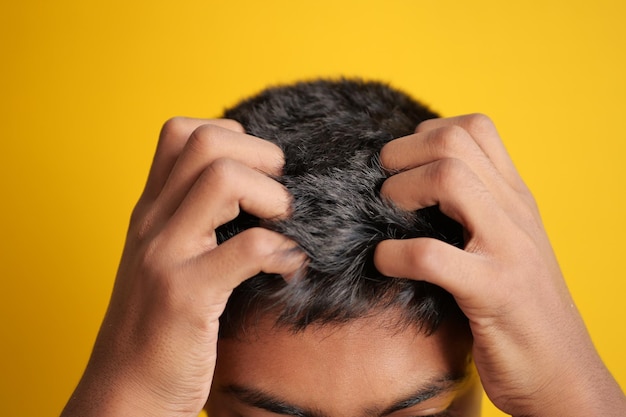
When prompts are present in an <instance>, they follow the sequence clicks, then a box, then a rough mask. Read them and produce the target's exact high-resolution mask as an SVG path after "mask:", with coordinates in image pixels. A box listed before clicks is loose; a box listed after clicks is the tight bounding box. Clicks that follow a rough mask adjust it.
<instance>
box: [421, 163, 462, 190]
mask: <svg viewBox="0 0 626 417" xmlns="http://www.w3.org/2000/svg"><path fill="white" fill-rule="evenodd" d="M431 167H432V168H431V170H430V172H429V174H430V178H431V182H432V184H433V185H434V186H435V187H437V188H439V189H441V190H443V191H451V190H454V189H456V188H458V187H459V186H460V185H461V184H463V183H464V182H465V181H467V178H468V177H469V174H470V173H469V167H468V166H467V164H466V163H465V162H463V161H462V160H460V159H456V158H445V159H441V160H439V161H437V162H436V163H435V164H432V166H431Z"/></svg>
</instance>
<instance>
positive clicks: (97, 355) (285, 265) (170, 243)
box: [62, 118, 305, 417]
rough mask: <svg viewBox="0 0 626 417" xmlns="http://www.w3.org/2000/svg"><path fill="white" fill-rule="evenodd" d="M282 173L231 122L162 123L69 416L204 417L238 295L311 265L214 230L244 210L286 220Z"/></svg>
mask: <svg viewBox="0 0 626 417" xmlns="http://www.w3.org/2000/svg"><path fill="white" fill-rule="evenodd" d="M282 164H283V155H282V152H281V151H280V149H279V148H278V147H277V146H275V145H274V144H272V143H270V142H267V141H265V140H262V139H258V138H255V137H252V136H249V135H246V134H244V132H243V128H242V127H241V126H240V125H239V124H238V123H237V122H235V121H232V120H198V119H186V118H175V119H172V120H170V121H168V122H167V123H166V124H165V125H164V127H163V130H162V132H161V137H160V140H159V145H158V148H157V151H156V154H155V157H154V161H153V165H152V168H151V171H150V175H149V178H148V181H147V184H146V187H145V190H144V192H143V194H142V196H141V198H140V199H139V202H138V203H137V206H136V208H135V210H134V212H133V215H132V218H131V223H130V228H129V231H128V236H127V241H126V246H125V249H124V254H123V256H122V261H121V264H120V267H119V271H118V275H117V278H116V281H115V286H114V289H113V294H112V298H111V301H110V304H109V308H108V311H107V314H106V317H105V319H104V322H103V324H102V327H101V329H100V333H99V335H98V338H97V340H96V344H95V347H94V350H93V353H92V356H91V359H90V361H89V364H88V366H87V369H86V371H85V373H84V375H83V377H82V379H81V381H80V383H79V385H78V387H77V389H76V391H75V392H74V395H73V396H72V398H71V399H70V401H69V403H68V404H67V406H66V408H65V410H64V412H63V414H62V416H63V417H69V416H82V417H85V416H130V415H151V416H161V415H162V416H193V417H196V416H197V415H198V413H199V412H200V410H201V409H202V407H203V406H204V404H205V402H206V400H207V398H208V395H209V389H210V387H211V381H212V377H213V369H214V366H215V360H216V344H217V337H218V327H219V317H220V315H221V313H222V311H223V309H224V307H225V305H226V302H227V300H228V297H229V296H230V294H231V292H232V290H233V288H235V287H236V286H237V285H238V284H239V283H241V282H242V281H244V280H245V279H247V278H249V277H251V276H253V275H255V274H257V273H258V272H261V271H264V272H267V273H278V274H290V273H293V272H295V271H296V270H297V269H298V268H299V267H300V266H301V265H302V263H303V262H304V260H305V257H304V255H303V254H302V253H301V252H300V251H299V250H298V249H297V248H296V245H295V244H294V243H293V242H291V241H289V240H288V239H287V238H285V237H284V236H281V235H279V234H277V233H274V232H271V231H269V230H266V229H262V228H252V229H248V230H247V231H244V232H242V233H240V234H238V235H237V236H235V237H233V238H232V239H230V240H228V241H226V242H224V243H223V244H221V245H219V246H218V245H217V241H216V236H215V229H216V228H217V227H218V226H220V225H222V224H224V223H226V222H228V221H229V220H231V219H233V218H235V217H236V216H237V215H238V214H239V211H240V210H244V211H246V212H248V213H250V214H253V215H255V216H257V217H259V218H262V219H263V218H276V217H280V216H284V215H286V214H287V213H288V211H289V207H290V197H289V194H288V193H287V191H286V190H285V189H284V187H283V186H282V185H280V184H279V183H278V182H276V181H274V180H272V179H270V178H269V176H268V175H279V174H280V171H281V168H282Z"/></svg>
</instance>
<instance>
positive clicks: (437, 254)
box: [374, 238, 483, 304]
mask: <svg viewBox="0 0 626 417" xmlns="http://www.w3.org/2000/svg"><path fill="white" fill-rule="evenodd" d="M482 264H483V260H482V259H481V258H480V256H479V255H477V254H474V253H469V252H466V251H463V250H461V249H459V248H456V247H454V246H452V245H449V244H447V243H445V242H442V241H440V240H437V239H430V238H416V239H406V240H385V241H382V242H381V243H379V244H378V245H377V246H376V249H375V251H374V265H375V266H376V268H377V269H378V270H379V271H380V272H381V273H382V274H383V275H386V276H389V277H397V278H409V279H414V280H420V281H426V282H430V283H431V284H435V285H438V286H440V287H441V288H443V289H445V290H446V291H448V292H449V293H450V294H452V295H453V296H454V297H455V298H456V299H457V302H459V304H463V301H464V300H467V299H468V298H470V297H472V296H473V295H474V294H476V293H478V292H479V291H477V288H479V287H478V286H479V285H481V284H482V283H480V282H478V280H480V279H481V277H482V276H483V274H480V273H476V271H478V270H480V268H482V267H483V266H482ZM470 277H471V278H470Z"/></svg>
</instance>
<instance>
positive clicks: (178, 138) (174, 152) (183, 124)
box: [142, 117, 244, 201]
mask: <svg viewBox="0 0 626 417" xmlns="http://www.w3.org/2000/svg"><path fill="white" fill-rule="evenodd" d="M205 124H212V125H215V126H219V127H222V128H224V129H229V130H232V131H234V132H239V133H243V132H244V130H243V127H242V126H241V125H240V124H239V123H238V122H236V121H235V120H230V119H193V118H188V117H174V118H172V119H170V120H168V121H167V122H165V124H164V125H163V127H162V128H161V134H160V135H159V143H158V145H157V149H156V152H155V154H154V159H153V161H152V167H151V168H150V173H149V175H148V180H147V182H146V186H145V188H144V192H143V195H142V198H144V199H147V200H150V201H152V200H154V199H155V198H156V197H157V195H158V194H159V193H160V192H161V189H162V188H163V185H164V184H165V181H167V177H168V176H169V174H170V171H171V170H172V167H173V166H174V164H175V163H176V159H177V158H178V155H179V154H180V152H181V151H182V149H183V147H184V146H185V143H186V142H187V139H188V138H189V136H190V135H191V134H192V133H193V131H194V130H196V129H197V128H198V127H200V126H202V125H205Z"/></svg>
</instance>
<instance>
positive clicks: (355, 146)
mask: <svg viewBox="0 0 626 417" xmlns="http://www.w3.org/2000/svg"><path fill="white" fill-rule="evenodd" d="M224 117H227V118H230V119H234V120H237V121H239V122H240V123H241V124H242V125H243V127H244V129H245V130H246V132H247V133H248V134H251V135H254V136H258V137H260V138H263V139H265V140H268V141H271V142H273V143H275V144H276V145H278V146H279V147H280V148H281V149H282V151H283V152H284V155H285V165H284V168H283V174H282V175H281V176H280V177H278V178H276V179H277V180H278V181H279V182H281V183H282V184H283V185H284V186H285V187H286V188H287V190H288V191H289V192H290V193H291V195H292V197H293V200H292V213H291V215H290V216H289V217H288V218H285V219H278V220H273V219H269V220H264V221H263V222H261V223H260V222H259V220H258V219H256V218H254V217H252V216H250V215H249V214H247V213H241V215H240V216H239V217H237V218H236V219H235V220H233V221H231V222H229V223H227V224H226V225H223V226H222V227H220V228H219V229H218V231H217V234H218V241H219V242H222V241H224V240H226V239H229V238H230V237H232V236H234V235H235V234H237V233H239V232H241V231H242V230H244V229H246V228H249V227H252V226H258V225H259V224H261V225H262V227H266V228H269V229H271V230H275V231H277V232H279V233H282V234H284V235H286V236H287V237H289V238H291V239H292V240H294V241H295V242H296V243H297V244H298V245H299V247H300V248H301V249H302V250H303V251H304V252H305V253H306V255H307V256H308V258H309V262H308V263H307V264H306V266H304V267H303V268H302V270H301V271H300V272H299V273H298V274H297V276H296V277H295V278H294V279H292V280H291V281H290V282H289V283H286V282H285V280H284V279H283V278H282V277H281V276H278V275H273V274H263V273H262V274H259V275H257V276H255V277H253V278H250V279H248V280H247V281H245V282H243V283H242V284H241V285H240V286H239V287H237V288H236V289H235V290H234V292H233V294H232V295H231V297H230V299H229V302H228V304H227V306H226V309H225V311H224V314H223V315H222V317H221V319H220V320H221V323H220V337H229V336H233V335H238V334H239V333H240V332H241V330H242V327H243V326H244V324H245V322H246V320H248V319H249V318H250V317H251V316H254V315H258V314H264V313H266V312H269V311H271V312H272V313H273V314H275V317H276V325H278V326H286V327H288V328H289V329H291V330H293V331H299V330H303V329H305V328H306V327H307V326H309V325H311V324H320V325H327V324H332V323H337V324H339V323H345V322H347V321H349V320H352V319H356V318H360V317H364V316H367V315H369V314H371V313H373V312H375V311H377V309H385V308H397V310H398V311H400V312H401V317H400V319H399V321H398V323H397V324H398V325H409V324H412V325H416V326H417V327H418V328H419V329H420V330H423V331H424V332H425V333H432V332H434V331H435V330H436V329H437V328H438V326H439V325H440V324H441V322H442V321H443V320H444V319H446V318H447V317H450V316H453V317H462V313H460V310H459V309H458V307H457V306H456V303H455V302H454V300H453V298H452V296H451V295H450V294H448V293H447V292H446V291H444V290H443V289H441V288H439V287H437V286H435V285H432V284H429V283H427V282H423V281H415V280H408V279H401V278H395V277H387V276H384V275H382V274H381V273H380V272H378V271H377V269H376V268H375V266H374V264H373V260H372V258H373V252H374V249H375V247H376V245H377V244H378V243H379V242H381V241H382V240H385V239H410V238H416V237H431V238H436V239H440V240H443V241H445V242H448V243H450V244H452V245H456V246H458V247H461V246H462V245H463V233H462V228H461V227H460V225H459V224H457V223H456V222H454V221H453V220H451V219H450V218H448V217H446V216H445V215H443V214H442V213H441V212H440V211H439V209H438V208H437V207H429V208H425V209H421V210H418V211H414V212H410V211H406V210H402V209H400V208H398V207H396V206H395V205H394V204H393V203H392V202H390V201H388V200H386V199H384V198H382V197H381V196H380V193H379V191H380V187H381V185H382V183H383V181H384V180H385V179H386V178H387V177H388V176H389V175H391V174H392V173H390V172H387V171H386V170H385V169H383V168H382V167H381V164H380V161H379V152H380V149H381V148H382V146H383V145H384V144H385V143H387V142H389V141H391V140H392V139H395V138H398V137H401V136H406V135H409V134H412V133H413V132H414V130H415V128H416V126H417V125H418V124H419V123H420V122H422V121H424V120H426V119H431V118H435V117H437V114H436V113H434V112H432V111H430V110H429V109H428V108H427V107H425V106H424V105H422V104H420V103H419V102H417V101H415V100H414V99H412V98H411V97H410V96H408V95H407V94H405V93H403V92H401V91H398V90H396V89H394V88H391V87H390V86H388V85H386V84H383V83H379V82H371V81H368V82H366V81H362V80H348V79H340V80H316V81H310V82H300V83H296V84H293V85H288V86H279V87H273V88H269V89H267V90H265V91H262V92H261V93H259V94H257V95H255V96H253V97H251V98H249V99H247V100H244V101H242V102H240V103H239V104H237V105H236V106H234V107H233V108H230V109H228V110H226V111H225V113H224Z"/></svg>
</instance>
